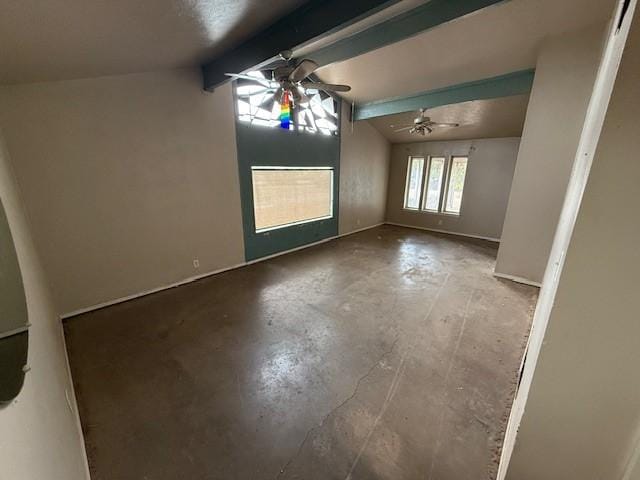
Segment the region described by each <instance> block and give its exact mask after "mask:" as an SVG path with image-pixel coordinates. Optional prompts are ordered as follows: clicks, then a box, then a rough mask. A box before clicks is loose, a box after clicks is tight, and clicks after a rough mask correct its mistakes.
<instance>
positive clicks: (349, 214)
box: [338, 105, 390, 234]
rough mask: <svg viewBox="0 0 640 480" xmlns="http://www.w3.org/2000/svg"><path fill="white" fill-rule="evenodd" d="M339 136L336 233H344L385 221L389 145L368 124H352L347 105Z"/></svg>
mask: <svg viewBox="0 0 640 480" xmlns="http://www.w3.org/2000/svg"><path fill="white" fill-rule="evenodd" d="M352 127H353V128H352ZM341 135H342V137H341V144H340V150H341V151H340V218H339V223H338V231H339V233H340V234H344V233H350V232H353V231H356V230H360V229H362V228H366V227H371V226H373V225H377V224H379V223H382V222H384V215H385V207H386V201H387V181H388V178H389V154H390V144H389V142H388V141H387V139H386V138H384V137H383V136H382V135H381V134H380V133H379V132H378V131H377V130H376V129H375V128H374V127H373V126H371V125H370V124H369V122H366V121H363V122H355V123H353V124H352V123H351V122H350V121H349V108H348V106H347V105H345V106H344V107H343V109H342V131H341Z"/></svg>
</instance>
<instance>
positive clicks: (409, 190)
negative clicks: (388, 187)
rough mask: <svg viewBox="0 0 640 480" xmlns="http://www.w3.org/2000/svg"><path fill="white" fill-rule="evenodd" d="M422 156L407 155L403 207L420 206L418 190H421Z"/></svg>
mask: <svg viewBox="0 0 640 480" xmlns="http://www.w3.org/2000/svg"><path fill="white" fill-rule="evenodd" d="M423 169H424V158H423V157H409V165H408V168H407V184H406V187H405V194H404V208H411V209H414V210H417V209H418V208H419V207H420V192H421V190H422V171H423Z"/></svg>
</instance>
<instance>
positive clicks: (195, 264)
mask: <svg viewBox="0 0 640 480" xmlns="http://www.w3.org/2000/svg"><path fill="white" fill-rule="evenodd" d="M193 268H200V260H198V259H197V258H196V259H194V260H193Z"/></svg>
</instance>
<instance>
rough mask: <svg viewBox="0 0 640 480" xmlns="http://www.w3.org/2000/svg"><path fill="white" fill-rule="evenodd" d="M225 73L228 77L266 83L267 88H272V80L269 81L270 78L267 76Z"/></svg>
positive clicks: (261, 83)
mask: <svg viewBox="0 0 640 480" xmlns="http://www.w3.org/2000/svg"><path fill="white" fill-rule="evenodd" d="M225 75H226V76H227V77H231V78H235V79H236V80H237V79H242V80H250V81H252V82H256V83H259V84H260V85H264V86H265V87H267V88H271V82H269V80H267V79H266V78H258V77H252V76H251V75H244V74H243V73H225Z"/></svg>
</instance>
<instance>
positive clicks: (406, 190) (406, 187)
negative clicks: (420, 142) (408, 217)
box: [402, 155, 428, 212]
mask: <svg viewBox="0 0 640 480" xmlns="http://www.w3.org/2000/svg"><path fill="white" fill-rule="evenodd" d="M419 158H421V159H422V172H421V176H422V180H421V182H422V184H420V185H419V188H420V197H419V198H418V206H417V207H416V208H413V207H408V206H407V197H408V196H409V182H410V180H411V165H412V163H413V159H419ZM427 158H428V157H426V156H423V155H409V158H408V159H407V175H406V179H405V183H404V200H403V202H402V208H403V209H404V210H409V211H410V212H419V211H420V206H421V205H422V186H423V184H424V166H425V165H426V164H427Z"/></svg>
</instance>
